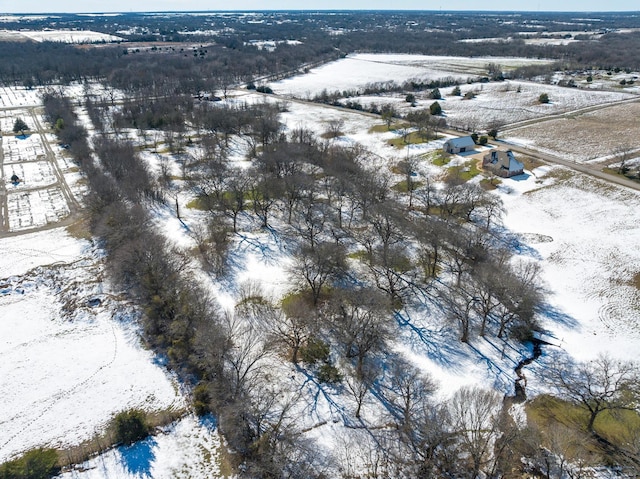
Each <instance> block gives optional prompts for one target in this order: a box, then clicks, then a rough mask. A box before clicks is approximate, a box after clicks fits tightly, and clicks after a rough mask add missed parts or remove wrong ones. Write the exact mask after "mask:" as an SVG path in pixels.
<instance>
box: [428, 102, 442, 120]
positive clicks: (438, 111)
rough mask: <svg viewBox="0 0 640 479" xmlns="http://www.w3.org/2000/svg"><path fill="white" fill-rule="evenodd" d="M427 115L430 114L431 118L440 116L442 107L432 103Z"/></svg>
mask: <svg viewBox="0 0 640 479" xmlns="http://www.w3.org/2000/svg"><path fill="white" fill-rule="evenodd" d="M429 113H431V114H432V115H433V116H436V115H440V114H442V107H441V106H440V103H438V102H437V101H434V102H433V103H432V104H431V106H430V107H429Z"/></svg>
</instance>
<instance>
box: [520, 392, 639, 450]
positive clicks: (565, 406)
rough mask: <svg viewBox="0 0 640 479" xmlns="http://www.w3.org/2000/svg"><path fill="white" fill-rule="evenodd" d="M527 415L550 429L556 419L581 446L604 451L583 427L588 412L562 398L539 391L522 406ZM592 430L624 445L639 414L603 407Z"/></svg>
mask: <svg viewBox="0 0 640 479" xmlns="http://www.w3.org/2000/svg"><path fill="white" fill-rule="evenodd" d="M526 411H527V419H528V421H529V422H530V423H533V424H535V425H536V426H538V428H539V429H540V430H543V431H544V430H552V429H553V425H554V424H557V423H560V424H562V425H564V426H566V427H567V428H569V429H571V430H572V431H573V432H574V433H576V434H578V435H580V436H581V438H582V439H583V440H584V444H585V447H587V448H589V449H590V450H591V452H595V453H597V454H600V455H602V454H605V451H603V450H600V449H599V448H598V446H597V444H596V442H595V441H594V440H593V439H594V438H593V436H592V435H591V434H590V433H589V432H588V431H587V423H588V420H589V413H588V412H587V411H586V410H585V409H584V408H581V407H579V406H578V405H576V404H574V403H571V402H569V401H564V400H562V399H559V398H556V397H553V396H549V395H542V396H538V397H536V398H535V399H533V400H532V401H530V402H529V403H527V407H526ZM594 429H595V430H596V432H597V433H598V434H599V435H600V436H602V437H604V438H605V439H607V440H608V441H610V442H611V443H612V444H613V445H614V446H616V447H624V446H625V442H626V441H628V438H629V437H630V435H632V433H633V431H636V434H637V431H639V430H640V414H638V413H637V412H635V411H615V412H613V413H612V412H610V411H603V412H602V413H600V414H599V415H598V417H597V418H596V422H595V424H594Z"/></svg>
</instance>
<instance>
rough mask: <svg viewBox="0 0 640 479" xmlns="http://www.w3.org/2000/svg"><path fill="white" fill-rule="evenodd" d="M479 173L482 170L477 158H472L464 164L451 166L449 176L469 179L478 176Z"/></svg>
mask: <svg viewBox="0 0 640 479" xmlns="http://www.w3.org/2000/svg"><path fill="white" fill-rule="evenodd" d="M479 174H480V170H479V169H478V162H477V161H476V160H470V161H467V162H466V163H464V164H463V165H458V166H452V167H450V168H449V171H448V173H447V178H449V179H453V178H455V179H459V180H461V181H469V180H470V179H471V178H473V177H475V176H478V175H479Z"/></svg>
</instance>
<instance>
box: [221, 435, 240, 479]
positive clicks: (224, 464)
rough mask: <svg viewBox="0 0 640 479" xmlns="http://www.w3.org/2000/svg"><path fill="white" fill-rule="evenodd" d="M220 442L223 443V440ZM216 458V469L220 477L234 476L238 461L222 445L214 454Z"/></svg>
mask: <svg viewBox="0 0 640 479" xmlns="http://www.w3.org/2000/svg"><path fill="white" fill-rule="evenodd" d="M221 442H222V443H223V444H224V441H221ZM216 459H217V460H216V463H217V465H218V470H219V471H220V475H221V476H222V477H235V476H236V474H237V471H238V466H239V465H240V462H239V460H238V458H237V457H236V456H234V455H233V453H232V452H231V451H229V449H227V448H226V447H224V445H223V446H222V447H221V448H220V450H219V452H218V454H216Z"/></svg>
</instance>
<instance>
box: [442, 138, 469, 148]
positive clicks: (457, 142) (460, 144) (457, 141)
mask: <svg viewBox="0 0 640 479" xmlns="http://www.w3.org/2000/svg"><path fill="white" fill-rule="evenodd" d="M446 143H448V144H449V145H451V146H452V147H454V148H466V147H468V146H476V142H475V141H473V138H471V137H470V136H461V137H460V138H450V139H448V140H447V141H446Z"/></svg>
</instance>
